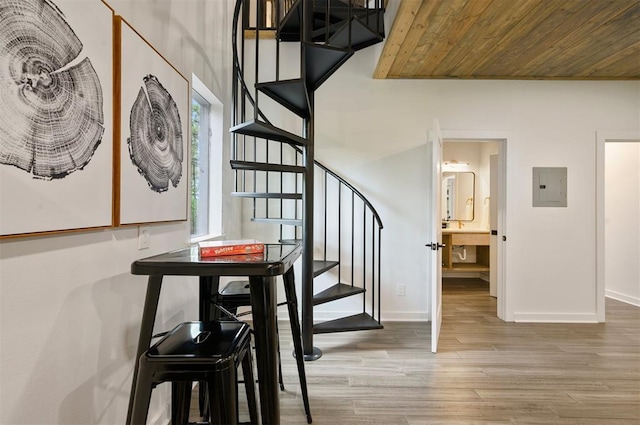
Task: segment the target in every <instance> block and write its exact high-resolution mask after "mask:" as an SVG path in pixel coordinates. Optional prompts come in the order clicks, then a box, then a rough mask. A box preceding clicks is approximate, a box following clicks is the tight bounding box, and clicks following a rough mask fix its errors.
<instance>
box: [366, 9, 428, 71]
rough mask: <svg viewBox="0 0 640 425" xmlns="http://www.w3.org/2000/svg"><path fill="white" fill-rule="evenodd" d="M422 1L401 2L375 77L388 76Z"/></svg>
mask: <svg viewBox="0 0 640 425" xmlns="http://www.w3.org/2000/svg"><path fill="white" fill-rule="evenodd" d="M422 1H423V0H404V1H402V2H400V7H399V8H398V13H397V14H396V18H395V19H394V21H393V26H392V28H391V31H389V36H388V37H387V42H386V43H385V45H384V48H383V49H382V54H381V55H380V59H379V60H378V65H377V66H376V69H375V71H374V72H373V78H377V79H380V78H387V75H388V74H389V70H390V69H391V66H392V65H393V62H394V61H395V59H396V57H397V56H398V52H399V51H400V47H402V44H403V43H404V41H405V39H406V37H407V34H408V33H409V30H410V28H411V27H412V26H413V22H414V20H415V18H416V15H417V13H418V10H419V9H420V6H421V5H422Z"/></svg>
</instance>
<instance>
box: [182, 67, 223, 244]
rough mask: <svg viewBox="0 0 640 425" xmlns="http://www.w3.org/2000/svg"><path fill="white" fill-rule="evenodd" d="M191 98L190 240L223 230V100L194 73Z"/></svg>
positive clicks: (210, 235)
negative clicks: (221, 101) (217, 97)
mask: <svg viewBox="0 0 640 425" xmlns="http://www.w3.org/2000/svg"><path fill="white" fill-rule="evenodd" d="M192 88H193V91H192V97H191V190H190V195H191V196H190V204H191V215H190V222H191V239H192V240H199V239H206V238H209V237H213V236H218V235H220V234H221V233H222V138H223V135H222V119H223V109H222V103H220V101H219V100H218V99H216V97H215V96H214V95H213V93H211V91H210V90H209V89H208V88H207V87H206V86H205V85H204V84H203V83H202V82H201V81H200V80H199V79H198V78H197V77H196V76H195V75H194V76H193V82H192Z"/></svg>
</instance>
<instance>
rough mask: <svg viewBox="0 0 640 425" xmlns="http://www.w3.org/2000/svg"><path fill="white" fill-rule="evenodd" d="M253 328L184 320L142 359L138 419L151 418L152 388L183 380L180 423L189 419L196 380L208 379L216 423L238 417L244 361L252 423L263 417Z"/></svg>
mask: <svg viewBox="0 0 640 425" xmlns="http://www.w3.org/2000/svg"><path fill="white" fill-rule="evenodd" d="M250 332H251V331H250V328H249V325H247V324H246V323H243V322H233V321H212V322H186V323H181V324H180V325H178V326H177V327H176V328H174V329H173V330H172V331H171V332H169V333H168V334H167V335H166V336H165V337H164V338H162V339H161V340H160V341H158V342H157V343H156V344H154V345H153V346H152V347H151V348H149V349H148V350H147V351H146V352H145V353H144V354H143V355H142V356H141V357H140V359H139V372H138V378H137V382H136V383H135V393H134V403H133V411H132V423H133V424H134V425H138V424H140V425H144V424H145V423H146V419H147V414H148V409H149V401H150V399H151V391H152V389H153V388H154V387H155V386H156V385H157V384H159V383H161V382H167V381H171V382H182V383H183V384H182V385H176V386H174V387H173V389H174V390H178V391H180V392H182V394H179V395H177V396H176V394H174V395H173V396H174V401H176V400H177V401H178V406H174V408H176V413H174V417H173V422H174V423H176V422H177V423H181V424H182V423H184V424H186V423H188V413H189V401H190V398H191V397H190V394H191V382H193V381H200V382H205V383H206V386H207V391H208V401H209V403H208V407H209V409H208V410H209V412H208V413H209V415H210V417H211V423H212V424H237V423H238V402H237V398H238V394H237V387H238V378H237V367H238V365H239V364H242V370H243V374H244V381H245V389H246V393H247V398H248V404H249V415H250V418H251V422H252V423H257V421H258V419H257V417H258V416H257V407H256V399H255V386H254V378H253V371H252V362H251V350H250V345H249V342H250Z"/></svg>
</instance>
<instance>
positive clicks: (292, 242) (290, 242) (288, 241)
mask: <svg viewBox="0 0 640 425" xmlns="http://www.w3.org/2000/svg"><path fill="white" fill-rule="evenodd" d="M280 243H281V244H283V245H297V244H301V243H302V239H280Z"/></svg>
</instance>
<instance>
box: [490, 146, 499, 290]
mask: <svg viewBox="0 0 640 425" xmlns="http://www.w3.org/2000/svg"><path fill="white" fill-rule="evenodd" d="M498 171H499V170H498V155H491V156H490V157H489V229H491V236H490V239H489V295H491V296H492V297H497V296H498V205H499V203H498V195H499V191H498Z"/></svg>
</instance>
